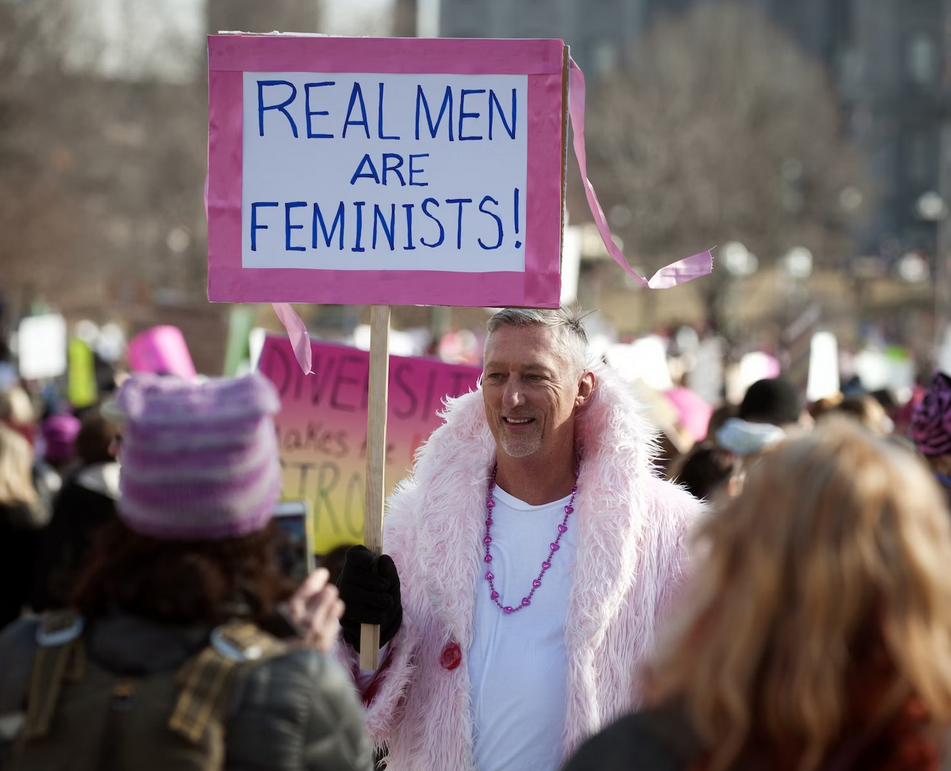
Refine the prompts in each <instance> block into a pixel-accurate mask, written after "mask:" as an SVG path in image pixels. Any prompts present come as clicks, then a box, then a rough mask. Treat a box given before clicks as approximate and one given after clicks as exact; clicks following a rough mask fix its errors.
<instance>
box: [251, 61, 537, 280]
mask: <svg viewBox="0 0 951 771" xmlns="http://www.w3.org/2000/svg"><path fill="white" fill-rule="evenodd" d="M527 94H528V76H527V75H458V74H455V75H432V74H430V75H408V74H394V73H385V74H372V75H367V74H348V73H340V72H337V73H315V72H298V73H293V72H292V73H288V72H281V73H268V72H245V73H244V111H243V136H244V142H243V148H244V157H243V169H244V174H243V179H242V199H243V205H242V244H241V257H242V267H244V268H304V269H308V268H309V269H322V270H364V271H381V270H397V271H398V270H417V271H418V270H433V271H436V270H439V271H456V272H482V273H488V272H493V271H516V272H521V271H523V270H524V269H525V249H524V248H523V241H524V232H525V216H526V209H525V198H526V196H525V191H526V182H527V160H528V141H527V137H528V127H527V121H528V104H527Z"/></svg>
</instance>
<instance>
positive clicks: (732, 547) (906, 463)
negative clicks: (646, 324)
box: [566, 420, 951, 771]
mask: <svg viewBox="0 0 951 771" xmlns="http://www.w3.org/2000/svg"><path fill="white" fill-rule="evenodd" d="M697 543H698V546H702V549H701V550H700V551H701V554H698V562H699V565H698V568H697V571H696V573H695V575H694V578H693V581H692V583H691V585H690V588H691V590H692V591H691V593H692V596H691V598H690V601H689V605H688V609H687V612H685V613H684V614H683V615H682V616H681V617H680V618H679V619H677V620H676V622H675V623H673V624H672V625H670V627H669V628H668V630H667V640H666V642H664V643H663V644H662V645H661V646H660V647H659V648H658V652H657V653H656V654H655V656H654V659H653V661H652V663H651V664H650V666H648V667H647V668H646V670H645V672H644V673H643V675H644V677H645V681H646V682H647V691H648V704H649V705H650V706H649V707H648V708H647V709H646V710H644V711H642V712H639V713H637V714H634V715H630V716H628V717H625V718H623V719H621V720H620V721H618V722H617V723H616V724H615V725H613V726H612V727H610V728H609V729H607V730H606V731H604V732H603V733H602V734H601V735H599V736H597V737H596V738H594V739H593V740H591V741H590V742H589V743H588V744H587V745H586V746H585V747H583V748H582V749H581V751H580V752H579V753H578V755H577V757H575V758H574V760H573V761H572V762H570V763H569V764H568V765H567V767H566V771H588V770H589V769H597V770H598V771H620V770H621V769H625V771H626V770H627V769H634V768H636V769H639V770H640V771H668V770H669V771H680V770H683V771H686V770H687V769H697V770H700V771H723V770H724V769H770V771H814V770H820V771H850V770H855V771H858V770H859V769H861V771H886V770H887V771H938V769H939V768H940V765H941V756H942V754H943V736H944V733H945V731H946V728H947V726H948V725H949V722H951V572H949V571H948V565H949V564H951V522H949V519H948V513H947V510H946V509H945V506H944V501H943V499H942V496H941V493H940V490H939V489H938V486H937V485H936V484H935V483H934V481H933V480H932V479H931V478H930V476H929V474H928V473H927V471H926V469H925V468H924V466H923V465H922V464H921V463H920V462H919V461H918V460H917V459H916V458H915V456H914V455H912V454H910V453H907V452H905V451H903V450H901V449H899V448H896V447H895V446H893V445H891V444H889V443H887V442H886V441H884V440H882V439H878V438H876V437H873V436H871V435H870V434H869V433H868V432H867V431H865V430H864V429H862V428H860V427H859V426H856V425H854V424H852V423H850V422H848V421H843V420H840V421H836V422H832V421H830V422H829V424H827V425H826V426H823V427H821V428H819V429H818V430H817V431H816V432H815V433H813V434H806V435H802V436H800V437H799V438H795V439H790V440H788V441H786V442H783V443H782V444H781V445H779V446H778V447H776V448H774V449H773V451H772V452H770V453H768V454H766V455H765V456H764V457H763V458H762V459H761V461H760V463H759V464H758V465H757V467H756V468H754V469H752V470H751V471H750V472H749V475H748V477H747V480H746V483H745V485H744V489H743V492H742V494H741V495H740V496H739V497H738V498H736V499H734V500H733V501H731V502H730V503H729V504H728V506H727V507H726V509H725V510H724V512H723V515H722V516H719V517H715V518H711V519H708V520H707V521H706V522H705V523H704V525H703V526H702V527H701V529H700V531H699V537H698V539H697Z"/></svg>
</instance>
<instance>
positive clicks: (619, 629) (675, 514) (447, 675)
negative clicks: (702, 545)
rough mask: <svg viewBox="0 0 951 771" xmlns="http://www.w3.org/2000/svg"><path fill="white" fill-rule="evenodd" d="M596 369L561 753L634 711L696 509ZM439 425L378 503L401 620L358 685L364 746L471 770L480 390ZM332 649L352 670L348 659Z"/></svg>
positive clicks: (490, 457)
mask: <svg viewBox="0 0 951 771" xmlns="http://www.w3.org/2000/svg"><path fill="white" fill-rule="evenodd" d="M595 372H596V376H597V379H598V385H597V393H596V396H595V398H594V399H593V400H592V401H591V402H590V403H589V406H588V408H587V409H586V411H585V413H584V414H583V415H582V416H580V417H579V419H578V422H577V423H576V433H577V446H578V449H579V451H580V453H581V457H582V463H581V473H580V476H579V479H578V488H579V491H578V497H577V501H576V503H575V511H576V513H575V515H574V517H575V521H576V527H578V528H579V530H578V534H577V538H578V547H577V549H578V550H577V562H576V565H575V568H574V576H575V583H574V587H573V589H572V592H571V596H570V599H569V607H568V611H567V623H566V629H565V641H566V648H567V653H568V662H569V664H568V681H567V692H568V703H567V705H566V714H565V729H564V730H565V738H566V741H565V745H566V747H567V749H568V752H571V751H572V750H573V749H574V748H576V747H577V745H578V744H579V743H580V742H581V741H583V740H584V739H585V738H586V737H587V736H589V735H590V734H591V733H593V732H595V731H597V730H598V729H599V728H601V727H602V726H603V725H605V724H606V723H608V722H609V721H611V720H612V719H613V718H615V717H617V716H619V715H621V714H623V713H625V712H627V711H629V710H631V709H633V708H635V707H636V706H637V705H638V703H639V701H640V696H641V694H640V689H639V685H638V682H637V678H636V673H635V670H636V668H637V666H638V664H639V663H640V662H642V661H643V660H644V659H645V657H646V656H647V655H648V654H649V653H650V652H651V649H652V646H653V645H654V640H655V629H656V627H657V625H658V619H659V618H661V617H662V616H663V615H664V613H665V612H666V611H667V610H668V607H669V605H670V604H671V599H672V598H673V597H674V596H675V595H676V594H677V591H678V589H679V587H680V586H681V584H682V583H683V579H684V577H685V574H686V571H687V558H686V534H687V530H688V527H689V526H690V524H691V522H692V521H693V520H694V519H695V518H696V517H697V515H698V514H699V513H700V511H701V504H700V503H698V502H697V501H696V500H695V499H693V498H692V497H691V496H689V495H688V494H687V493H686V492H684V491H683V490H681V489H679V488H677V487H674V486H673V485H671V484H669V483H667V482H664V481H662V480H660V479H658V478H656V477H655V476H654V475H653V472H652V458H653V455H654V441H655V439H654V436H655V433H654V430H653V429H652V428H651V427H650V425H649V424H648V423H647V422H646V421H645V420H644V418H643V417H642V415H641V412H640V407H639V405H638V404H637V402H636V401H635V399H634V398H633V397H632V395H631V394H630V391H629V389H628V388H627V387H626V386H624V384H623V383H621V382H620V381H619V380H618V378H617V376H616V375H614V374H613V373H612V372H610V371H608V370H606V369H604V368H598V369H596V370H595ZM445 420H446V422H445V424H444V425H442V426H440V427H439V428H438V429H436V431H434V432H433V434H432V436H431V437H430V439H429V440H428V442H427V443H426V444H425V445H424V446H423V447H422V448H421V449H420V451H419V454H418V456H417V461H416V470H415V474H414V475H413V476H412V477H411V478H410V479H408V480H406V481H405V482H404V483H403V484H402V485H401V486H400V487H399V489H398V490H397V491H396V492H395V493H394V495H393V496H392V498H391V499H390V500H389V502H388V509H387V515H386V520H385V538H384V544H385V547H384V551H386V552H387V553H388V554H390V555H392V557H393V559H394V561H395V563H396V566H397V568H398V570H399V575H400V582H401V585H402V598H403V609H404V616H403V625H402V627H401V629H400V631H399V632H398V633H397V635H396V637H395V638H394V639H393V641H392V642H391V643H390V645H389V646H388V650H387V651H386V653H385V655H384V659H383V662H382V665H381V669H380V670H379V671H378V672H377V673H376V675H375V676H374V677H372V678H370V677H368V676H358V678H357V679H358V682H359V684H360V687H361V689H362V690H363V691H364V693H365V701H367V702H368V704H367V714H366V717H367V727H368V730H369V731H370V735H371V738H372V739H373V740H374V741H375V742H376V743H378V744H382V743H386V744H387V745H388V747H389V755H388V758H387V768H388V769H390V771H471V770H472V769H473V761H472V718H471V714H470V708H469V698H470V686H469V677H468V672H467V667H466V665H465V657H466V655H467V651H468V648H469V644H470V642H471V640H472V619H473V608H474V597H475V592H476V591H477V589H481V588H482V582H480V581H479V579H480V578H481V574H482V572H483V568H484V565H483V562H482V557H483V552H482V550H483V546H482V536H483V528H484V521H485V496H486V489H487V484H488V477H489V473H490V471H491V467H492V465H493V461H494V457H495V451H496V447H495V442H494V441H493V439H492V435H491V434H490V432H489V428H488V426H487V424H486V420H485V411H484V409H483V405H482V394H481V393H480V392H475V393H469V394H466V395H465V396H462V397H459V398H457V399H453V400H450V402H449V403H448V405H447V409H446V411H445ZM451 643H456V644H457V645H458V646H459V649H460V650H461V652H462V662H461V665H459V666H457V667H455V668H447V664H448V662H447V660H446V658H445V656H443V651H444V649H445V648H446V646H447V645H449V644H451ZM341 646H342V647H343V648H344V649H345V651H341V654H342V655H343V656H344V658H346V659H347V661H348V663H349V665H350V666H351V669H353V670H354V671H355V668H356V664H355V657H354V656H353V652H352V651H351V650H350V649H349V646H346V645H345V644H341ZM348 654H349V655H348ZM355 674H356V673H355ZM528 698H530V697H528ZM525 767H526V768H529V767H530V765H526V766H525Z"/></svg>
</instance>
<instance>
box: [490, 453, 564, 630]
mask: <svg viewBox="0 0 951 771" xmlns="http://www.w3.org/2000/svg"><path fill="white" fill-rule="evenodd" d="M498 471H499V467H498V465H496V466H495V468H493V469H492V478H491V479H490V480H489V492H488V496H487V498H486V501H485V537H484V538H483V539H482V543H484V544H485V557H484V558H483V561H484V562H485V563H486V565H487V566H491V563H492V509H493V508H495V498H493V497H492V493H493V491H494V490H495V475H496V474H497V473H498ZM577 476H578V472H577V471H575V478H576V479H577ZM577 494H578V484H577V482H575V485H574V486H573V487H572V488H571V499H570V500H569V501H568V505H567V506H565V518H564V519H563V520H561V524H560V525H558V535H557V536H556V537H555V540H554V541H552V542H551V543H550V544H548V548H549V551H548V558H547V559H546V560H545V561H544V562H542V570H541V572H540V573H539V574H538V578H536V579H535V580H534V581H532V590H531V591H530V592H529V593H528V594H527V595H526V596H525V597H522V601H521V603H520V604H518V605H516V606H515V607H514V608H513V607H512V606H511V605H503V604H502V602H501V601H500V598H499V593H498V591H497V590H496V588H495V574H494V573H493V572H492V571H491V570H486V571H485V580H486V581H488V582H489V598H490V599H491V600H492V602H494V603H495V604H496V605H498V606H499V608H500V609H501V610H502V612H503V613H505V614H506V615H509V614H511V613H518V612H519V611H520V610H522V609H523V608H527V607H528V606H529V605H531V604H532V597H533V596H534V594H535V592H537V591H538V589H539V588H540V587H541V585H542V576H544V575H545V573H546V572H547V571H548V568H550V567H551V560H552V557H554V556H555V552H556V551H558V549H559V548H561V547H560V546H559V542H560V541H561V537H562V536H563V535H564V534H565V533H567V532H568V517H570V516H571V513H572V512H573V511H574V510H575V509H574V505H573V504H574V502H575V496H576V495H577Z"/></svg>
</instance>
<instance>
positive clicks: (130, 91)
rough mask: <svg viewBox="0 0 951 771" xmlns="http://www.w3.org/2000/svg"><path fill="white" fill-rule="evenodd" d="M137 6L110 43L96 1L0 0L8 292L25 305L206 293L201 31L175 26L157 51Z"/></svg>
mask: <svg viewBox="0 0 951 771" xmlns="http://www.w3.org/2000/svg"><path fill="white" fill-rule="evenodd" d="M132 5H133V4H129V3H126V4H120V5H118V6H116V8H114V9H113V11H114V14H115V15H114V17H113V22H114V23H115V24H117V25H118V26H119V28H120V29H122V30H126V31H127V33H128V35H127V37H122V36H119V37H118V38H116V37H113V39H112V44H111V45H108V46H107V45H106V43H105V42H104V41H103V40H100V39H97V38H96V35H95V27H96V24H95V21H96V19H95V16H94V14H95V13H96V12H98V8H97V4H96V3H88V2H87V3H80V2H77V0H69V1H67V0H46V2H44V3H42V4H35V3H22V2H11V1H10V0H0V256H2V257H3V260H4V265H5V268H6V269H5V271H4V277H3V280H2V285H0V286H2V288H3V289H5V290H6V292H7V293H8V294H14V295H19V298H18V299H20V301H21V303H22V301H23V300H26V301H28V300H29V299H30V297H29V296H30V295H31V294H34V293H35V294H39V295H43V296H45V297H46V298H47V299H49V300H51V301H53V302H54V303H55V304H57V305H59V306H60V307H61V308H63V309H64V310H70V306H74V307H75V306H77V305H78V306H81V307H88V308H90V309H91V310H96V309H98V310H102V308H103V305H104V302H105V301H107V300H108V299H109V298H108V297H107V296H104V295H106V294H108V291H107V288H108V287H110V286H111V287H113V289H114V290H115V288H116V287H120V288H121V287H123V286H125V287H127V290H125V292H126V294H131V295H133V296H136V297H139V298H141V297H142V296H143V295H144V296H145V297H151V296H152V295H154V293H155V292H156V291H164V292H165V295H166V296H169V295H170V294H175V295H176V296H177V297H179V298H181V299H182V300H188V299H195V298H203V296H204V261H205V257H204V253H205V246H204V227H205V226H204V221H203V212H202V209H201V189H202V179H203V176H204V167H205V136H206V134H205V119H206V114H207V113H206V110H205V86H204V82H203V78H201V77H200V73H201V70H202V67H201V61H202V59H203V45H202V41H201V35H202V33H203V30H202V29H199V30H198V31H197V32H198V44H197V45H195V42H196V41H195V30H194V29H192V30H191V31H190V32H189V34H190V35H191V38H192V39H190V40H187V39H186V36H185V35H184V31H183V30H182V29H181V28H180V27H179V26H177V22H178V20H175V21H176V23H171V22H170V23H169V25H168V27H167V28H166V30H165V33H166V34H164V35H163V36H162V39H163V41H164V42H163V44H162V45H158V44H156V43H155V41H154V40H151V39H148V35H146V34H145V33H144V32H143V25H141V24H140V25H139V26H138V27H137V26H136V24H135V23H134V19H133V18H132V17H131V16H130V13H131V10H132V8H131V6H132ZM134 5H136V6H137V7H140V8H141V7H142V6H141V4H134ZM40 6H42V7H40ZM150 13H151V14H152V18H151V19H150V21H152V22H154V21H155V18H154V14H155V10H154V9H152V10H151V11H150ZM90 14H93V17H92V18H90ZM150 30H154V25H151V26H150ZM150 34H152V35H153V36H154V31H152V32H150ZM117 43H118V44H117ZM107 49H108V50H107ZM133 52H137V53H136V56H135V57H132V54H133ZM133 58H134V61H133ZM122 61H128V62H130V64H129V66H128V67H125V68H123V67H122V66H121V63H122ZM166 65H170V66H166ZM110 66H111V69H110ZM172 71H174V72H177V73H178V76H177V77H169V76H168V73H169V72H172ZM163 73H165V74H163ZM187 73H191V75H190V78H189V77H185V75H186V74H187ZM113 293H115V292H113ZM14 304H17V303H16V302H15V303H14Z"/></svg>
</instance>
